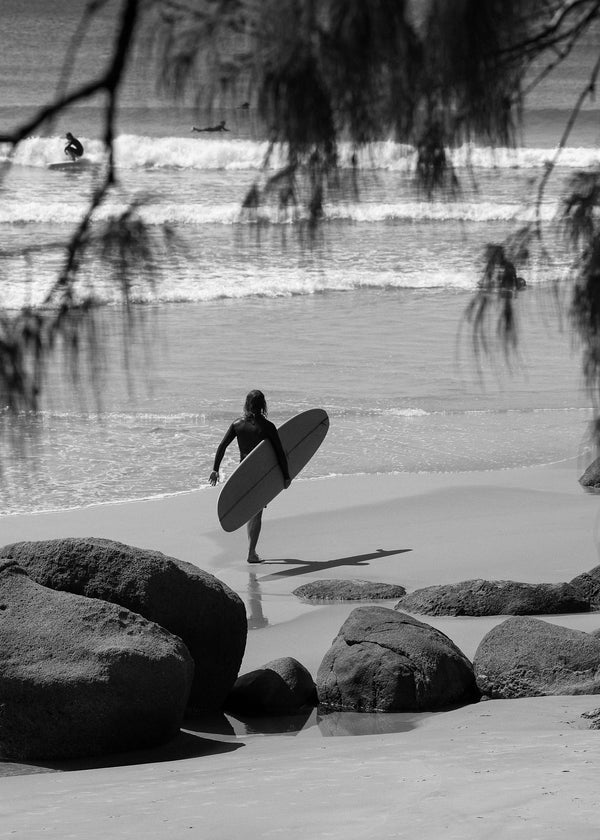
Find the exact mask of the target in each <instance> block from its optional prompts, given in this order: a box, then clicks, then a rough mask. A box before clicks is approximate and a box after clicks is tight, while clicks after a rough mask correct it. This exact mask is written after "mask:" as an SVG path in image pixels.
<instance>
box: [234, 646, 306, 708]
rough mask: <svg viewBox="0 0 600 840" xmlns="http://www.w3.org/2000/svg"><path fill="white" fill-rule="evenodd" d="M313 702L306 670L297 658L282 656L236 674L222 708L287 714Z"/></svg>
mask: <svg viewBox="0 0 600 840" xmlns="http://www.w3.org/2000/svg"><path fill="white" fill-rule="evenodd" d="M316 702H317V692H316V689H315V684H314V682H313V678H312V677H311V675H310V672H309V671H308V670H307V669H306V668H305V667H304V665H302V664H301V663H300V662H298V660H297V659H294V658H293V657H291V656H284V657H282V658H281V659H273V660H272V661H271V662H267V664H266V665H263V666H262V668H257V669H256V670H254V671H249V672H248V673H247V674H242V675H241V676H240V677H238V678H237V680H236V681H235V684H234V686H233V688H232V689H231V693H230V694H229V697H228V698H227V701H226V703H225V708H226V709H227V710H228V711H229V710H231V711H232V712H239V713H241V714H245V715H269V714H290V713H291V712H295V711H297V710H298V709H303V708H305V707H306V706H314V705H316Z"/></svg>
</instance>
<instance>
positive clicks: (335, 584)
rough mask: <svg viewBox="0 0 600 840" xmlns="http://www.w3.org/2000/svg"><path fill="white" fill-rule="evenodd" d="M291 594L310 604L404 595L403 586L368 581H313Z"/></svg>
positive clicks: (368, 599) (378, 599) (369, 599)
mask: <svg viewBox="0 0 600 840" xmlns="http://www.w3.org/2000/svg"><path fill="white" fill-rule="evenodd" d="M293 594H294V595H295V596H296V597H297V598H300V599H301V600H302V601H307V602H308V603H312V604H322V603H328V602H330V601H380V600H383V599H386V598H390V599H391V598H401V597H402V596H403V595H405V594H406V589H405V588H404V587H403V586H399V585H398V584H393V583H377V582H375V581H370V580H358V579H356V578H354V579H352V580H314V581H311V582H310V583H305V584H303V585H302V586H298V587H297V589H294V592H293Z"/></svg>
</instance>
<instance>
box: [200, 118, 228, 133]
mask: <svg viewBox="0 0 600 840" xmlns="http://www.w3.org/2000/svg"><path fill="white" fill-rule="evenodd" d="M192 131H198V132H200V131H229V129H228V128H225V120H221V122H220V123H219V125H208V126H207V127H206V128H196V126H195V125H193V126H192Z"/></svg>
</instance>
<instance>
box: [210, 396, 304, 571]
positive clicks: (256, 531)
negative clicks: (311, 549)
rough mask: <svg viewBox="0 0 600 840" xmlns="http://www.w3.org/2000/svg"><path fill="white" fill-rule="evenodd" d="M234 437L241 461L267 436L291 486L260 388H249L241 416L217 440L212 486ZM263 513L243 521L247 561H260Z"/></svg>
mask: <svg viewBox="0 0 600 840" xmlns="http://www.w3.org/2000/svg"><path fill="white" fill-rule="evenodd" d="M235 438H237V442H238V446H239V449H240V461H243V460H244V458H245V457H246V455H249V454H250V452H252V450H253V449H254V448H255V447H256V446H258V444H259V443H260V442H261V441H262V440H269V441H270V442H271V445H272V446H273V449H274V450H275V455H276V456H277V460H278V462H279V466H280V468H281V472H282V474H283V486H284V487H285V488H286V489H287V488H288V487H289V486H290V484H291V481H292V480H291V478H290V472H289V467H288V462H287V458H286V455H285V452H284V450H283V446H282V445H281V440H280V439H279V433H278V432H277V427H276V426H274V425H273V423H271V421H270V420H267V401H266V400H265V395H264V394H263V392H262V391H250V393H249V394H248V396H247V397H246V402H245V403H244V414H243V416H242V417H238V419H237V420H234V422H233V423H232V424H231V426H230V427H229V428H228V429H227V432H226V433H225V437H224V438H223V440H222V441H221V443H220V444H219V448H218V449H217V454H216V455H215V462H214V466H213V471H212V472H211V474H210V476H209V479H208V481H209V483H210V484H211V485H212V486H213V487H214V486H215V484H216V483H217V482H218V480H219V467H220V466H221V461H222V460H223V456H224V455H225V450H226V449H227V447H228V446H229V444H230V443H231V442H232V441H233V440H234V439H235ZM262 514H263V512H262V510H261V511H260V512H259V513H257V514H256V516H253V517H252V519H250V520H249V521H248V524H247V525H246V529H247V531H248V563H262V560H261V559H260V557H259V556H258V554H257V553H256V544H257V543H258V538H259V536H260V529H261V527H262Z"/></svg>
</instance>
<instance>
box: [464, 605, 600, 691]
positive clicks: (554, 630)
mask: <svg viewBox="0 0 600 840" xmlns="http://www.w3.org/2000/svg"><path fill="white" fill-rule="evenodd" d="M473 666H474V669H475V677H476V679H477V685H478V686H479V689H480V691H481V692H482V694H485V695H487V696H488V697H492V698H500V699H509V698H512V697H539V696H545V695H550V694H598V693H600V639H598V638H595V637H594V636H592V635H591V634H589V633H583V632H581V631H580V630H571V629H569V628H568V627H560V626H557V625H555V624H550V623H549V622H547V621H541V620H540V619H538V618H525V617H515V618H509V619H507V620H506V621H504V622H503V623H502V624H499V625H498V626H497V627H494V628H493V629H492V630H490V632H489V633H487V635H485V636H484V637H483V639H482V640H481V642H480V643H479V647H478V648H477V651H476V653H475V659H474V660H473Z"/></svg>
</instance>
